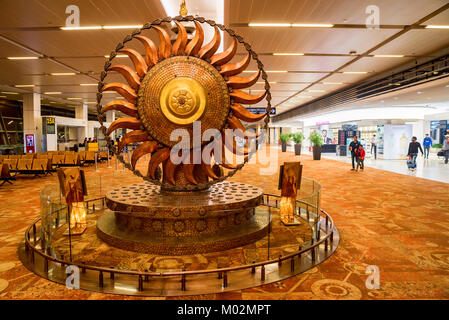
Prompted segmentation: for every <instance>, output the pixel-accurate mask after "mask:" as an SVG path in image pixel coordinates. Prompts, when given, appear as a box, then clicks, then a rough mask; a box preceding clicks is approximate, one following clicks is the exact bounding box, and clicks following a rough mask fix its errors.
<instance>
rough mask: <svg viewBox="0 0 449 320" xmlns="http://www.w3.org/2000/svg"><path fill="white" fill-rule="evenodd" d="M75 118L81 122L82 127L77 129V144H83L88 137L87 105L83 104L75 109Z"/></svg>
mask: <svg viewBox="0 0 449 320" xmlns="http://www.w3.org/2000/svg"><path fill="white" fill-rule="evenodd" d="M75 118H76V119H80V120H82V125H81V126H80V127H78V129H77V131H78V132H77V137H78V142H83V141H84V138H89V137H88V126H87V120H88V119H87V104H85V103H83V104H80V105H78V106H76V107H75Z"/></svg>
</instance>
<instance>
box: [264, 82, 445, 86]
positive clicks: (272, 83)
mask: <svg viewBox="0 0 449 320" xmlns="http://www.w3.org/2000/svg"><path fill="white" fill-rule="evenodd" d="M268 83H269V84H275V83H277V82H276V81H270V82H268ZM256 84H265V82H264V81H259V82H256ZM446 87H447V86H446Z"/></svg>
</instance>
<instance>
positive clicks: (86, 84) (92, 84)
mask: <svg viewBox="0 0 449 320" xmlns="http://www.w3.org/2000/svg"><path fill="white" fill-rule="evenodd" d="M80 86H83V87H89V86H98V83H80Z"/></svg>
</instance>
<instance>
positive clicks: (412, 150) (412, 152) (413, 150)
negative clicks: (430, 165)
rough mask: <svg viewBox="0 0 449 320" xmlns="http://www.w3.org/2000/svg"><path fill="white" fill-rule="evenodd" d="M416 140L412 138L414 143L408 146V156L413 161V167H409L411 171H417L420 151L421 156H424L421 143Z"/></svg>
mask: <svg viewBox="0 0 449 320" xmlns="http://www.w3.org/2000/svg"><path fill="white" fill-rule="evenodd" d="M416 140H417V139H416V137H412V142H410V144H409V145H408V153H407V156H409V158H410V161H411V165H410V166H409V169H411V170H416V158H417V157H418V150H419V151H421V155H423V156H424V152H423V150H422V147H421V143H419V142H418V141H416Z"/></svg>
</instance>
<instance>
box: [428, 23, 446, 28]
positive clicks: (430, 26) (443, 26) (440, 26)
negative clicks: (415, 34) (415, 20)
mask: <svg viewBox="0 0 449 320" xmlns="http://www.w3.org/2000/svg"><path fill="white" fill-rule="evenodd" d="M426 29H449V25H432V24H431V25H428V26H426Z"/></svg>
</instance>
